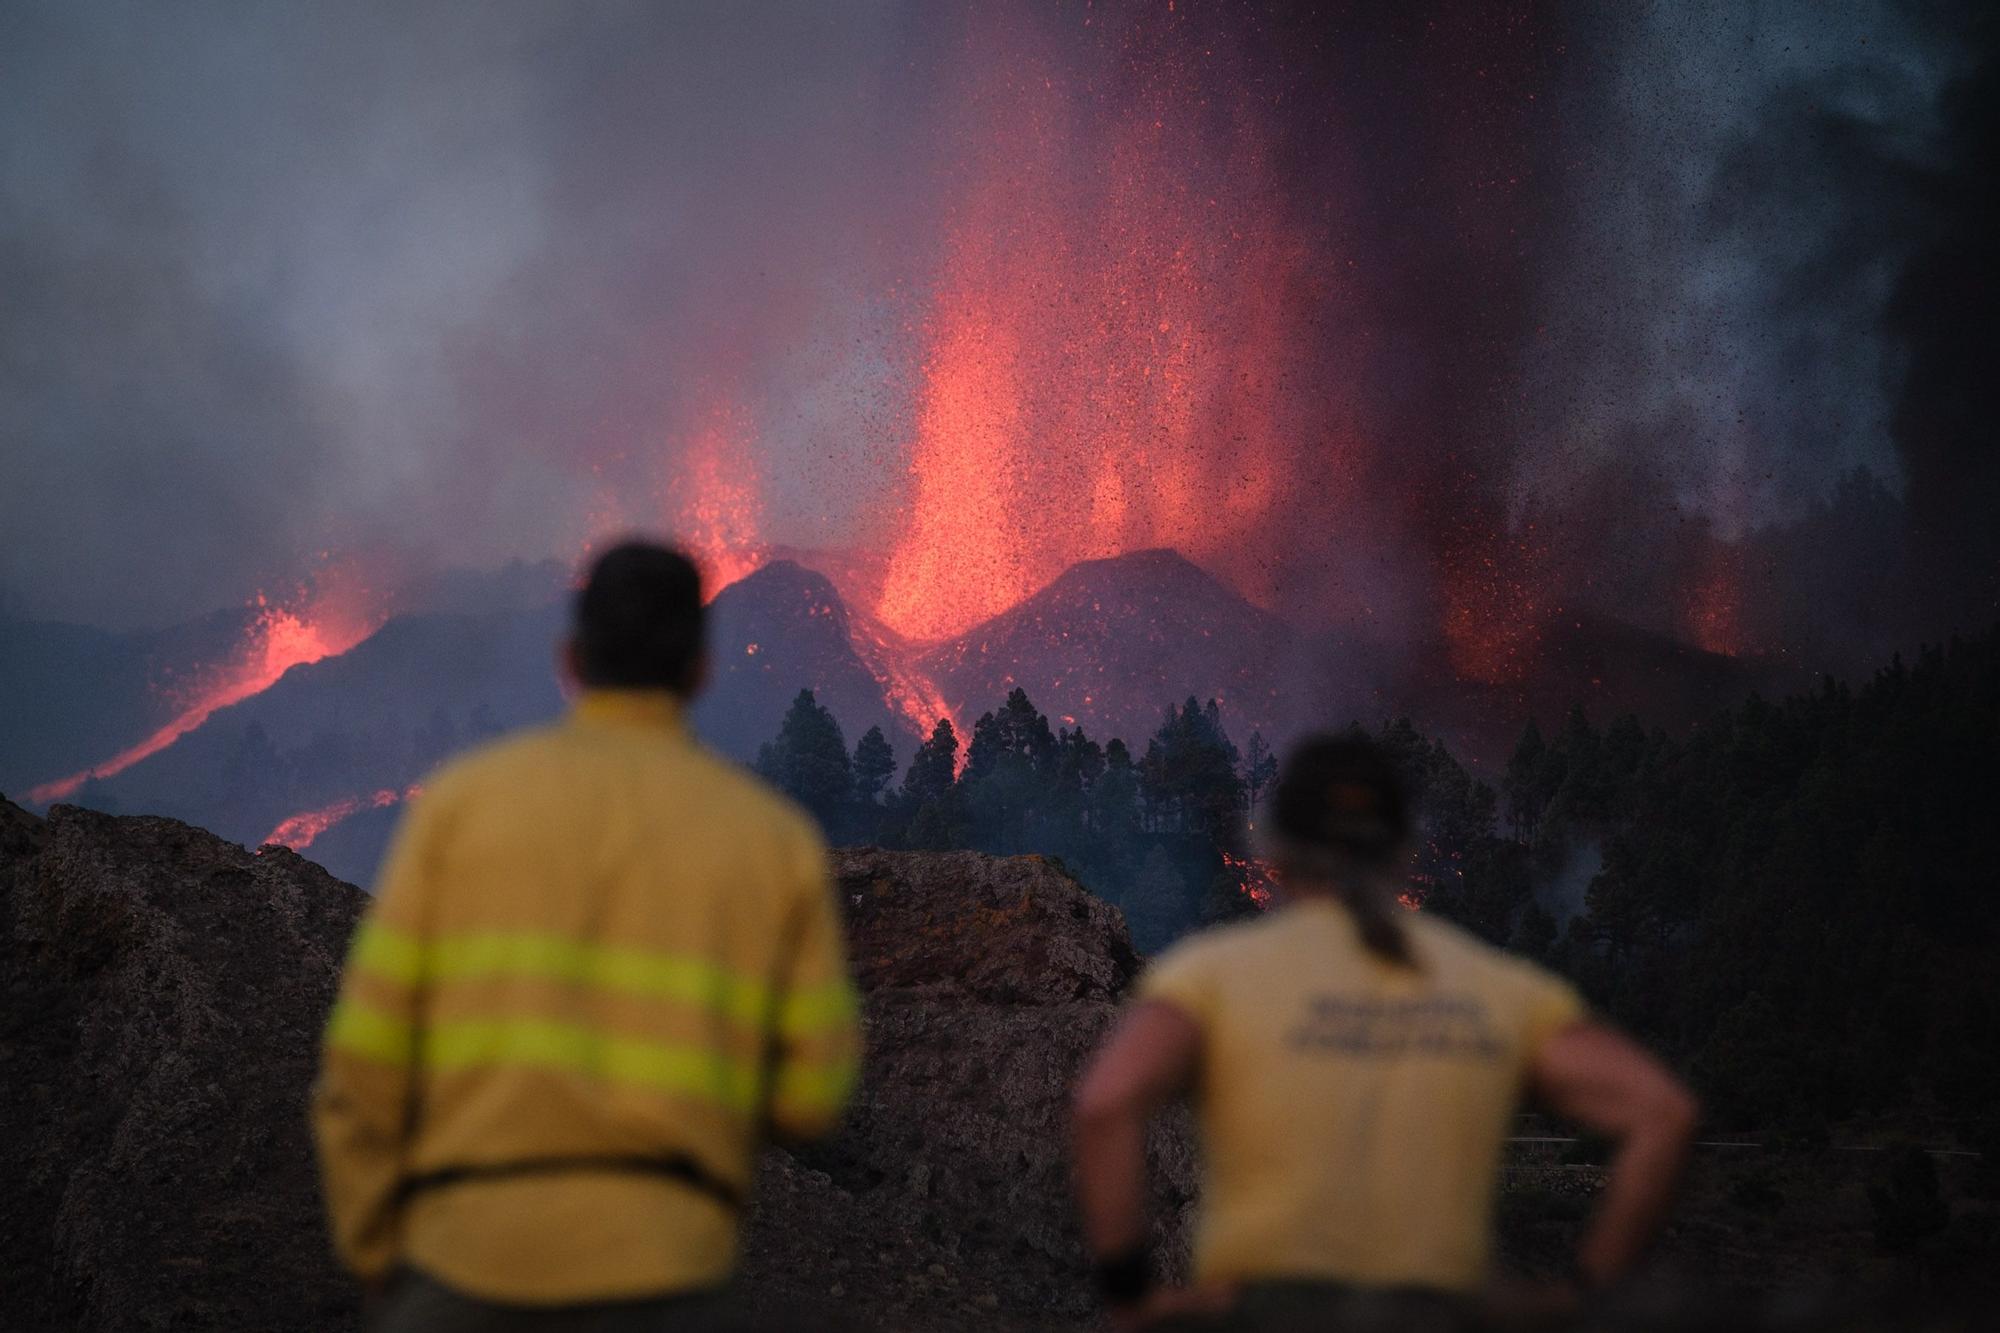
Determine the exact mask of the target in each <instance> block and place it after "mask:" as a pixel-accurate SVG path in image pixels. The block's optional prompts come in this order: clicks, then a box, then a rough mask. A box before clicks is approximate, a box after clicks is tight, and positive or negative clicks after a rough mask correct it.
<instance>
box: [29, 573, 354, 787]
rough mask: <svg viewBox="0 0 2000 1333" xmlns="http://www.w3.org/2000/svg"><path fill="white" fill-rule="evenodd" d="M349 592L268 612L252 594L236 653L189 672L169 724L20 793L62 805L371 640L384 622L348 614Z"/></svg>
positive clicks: (266, 604) (269, 607) (267, 606)
mask: <svg viewBox="0 0 2000 1333" xmlns="http://www.w3.org/2000/svg"><path fill="white" fill-rule="evenodd" d="M349 591H350V590H348V589H345V588H342V589H341V590H340V592H339V593H327V594H323V595H321V596H318V597H316V598H314V599H312V600H311V604H310V605H308V606H307V607H306V609H304V610H292V609H290V608H286V607H278V606H273V605H271V604H270V603H269V602H268V601H267V600H266V599H265V598H264V597H263V596H262V595H261V594H260V595H259V596H258V598H257V601H256V606H257V614H256V615H255V616H254V617H253V618H252V620H251V622H250V626H249V629H248V630H247V631H246V633H245V635H244V639H243V642H242V643H241V644H240V645H239V646H238V648H237V651H236V652H235V653H234V654H233V655H232V656H231V657H230V659H229V660H228V661H226V662H224V663H223V664H221V665H219V666H214V667H208V668H204V669H202V670H198V671H196V672H195V673H193V676H192V683H191V684H188V685H184V686H181V687H179V688H178V689H177V690H176V693H177V694H179V695H180V701H179V702H180V705H181V707H180V711H179V712H178V713H176V714H175V715H174V717H173V718H172V720H170V721H169V722H167V724H166V725H165V726H162V727H160V728H159V729H158V730H157V731H155V732H153V733H152V734H151V735H150V736H147V737H146V738H145V739H144V740H142V741H140V742H139V743H138V744H136V745H133V746H131V747H129V748H127V749H124V750H121V751H119V752H118V753H117V754H115V755H113V756H111V758H109V759H106V760H104V761H103V762H102V763H97V764H93V765H91V766H90V767H89V768H86V769H84V770H83V771H82V772H80V773H72V774H70V775H69V776H68V777H65V778H59V779H57V780H55V781H53V782H46V783H43V784H42V785H41V786H39V787H36V788H34V789H33V790H31V791H30V792H29V793H28V799H29V800H31V801H34V802H37V803H39V804H47V803H49V802H52V801H61V800H67V799H68V798H69V797H71V796H74V795H75V794H76V792H77V790H78V789H79V788H80V787H82V786H83V784H84V783H86V782H88V781H90V780H91V779H92V778H108V777H110V776H112V775H113V774H114V773H121V772H123V771H124V770H126V769H128V768H130V767H131V766H132V765H134V764H136V763H138V762H139V761H140V760H142V759H145V758H147V757H148V756H150V755H155V754H158V753H159V752H160V751H161V750H164V749H166V748H167V747H168V746H169V745H172V744H173V743H174V742H175V741H177V740H179V739H180V738H181V737H183V736H185V735H187V734H188V733H189V732H190V731H193V730H194V729H195V728H196V727H198V726H200V725H201V724H202V723H204V722H206V721H207V720H208V719H209V716H210V715H211V714H213V713H214V712H216V711H217V710H218V709H222V708H227V707H229V706H230V705H231V704H236V703H241V702H242V701H243V700H245V699H248V698H249V697H250V696H251V695H253V694H261V693H263V692H264V691H265V690H267V689H269V688H270V687H271V686H272V685H274V684H276V683H277V680H278V678H279V677H280V676H282V675H284V674H285V673H286V672H287V671H289V670H291V669H292V668H293V667H295V666H303V665H305V664H307V663H310V662H317V661H319V660H321V659H322V658H327V657H335V656H338V655H339V654H341V653H344V652H346V651H347V650H348V649H350V648H352V647H354V645H356V644H357V643H360V642H361V641H362V640H363V639H365V638H367V637H368V636H369V635H370V634H373V633H374V632H375V630H376V629H378V628H379V627H380V626H381V624H382V621H383V619H384V618H385V617H384V616H383V614H382V613H381V612H379V611H374V612H361V611H357V610H355V609H353V607H352V606H351V605H350V603H351V602H352V600H353V599H352V597H351V596H348V595H345V594H347V593H348V592H349Z"/></svg>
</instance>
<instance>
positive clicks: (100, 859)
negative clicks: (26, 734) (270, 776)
mask: <svg viewBox="0 0 2000 1333" xmlns="http://www.w3.org/2000/svg"><path fill="white" fill-rule="evenodd" d="M0 829H4V832H0V939H4V946H0V947H4V950H5V952H4V955H0V1143H4V1145H5V1148H4V1161H5V1167H4V1178H3V1179H0V1196H4V1197H5V1198H6V1199H7V1201H8V1202H7V1206H6V1207H5V1208H4V1209H0V1219H4V1220H0V1270H4V1272H5V1274H6V1281H5V1282H4V1284H0V1325H4V1326H5V1327H8V1328H24V1329H31V1328H32V1329H41V1328H49V1329H54V1328H104V1329H112V1328H116V1329H153V1328H191V1327H200V1328H260V1329H323V1328H343V1327H348V1326H351V1325H352V1324H353V1323H354V1322H355V1319H356V1312H357V1303H356V1293H355V1292H354V1290H353V1288H352V1286H351V1285H350V1284H349V1283H348V1282H346V1281H345V1280H344V1279H343V1278H341V1277H340V1275H339V1274H338V1273H337V1272H336V1270H335V1268H334V1265H333V1262H332V1259H331V1257H330V1255H329V1254H328V1252H327V1247H326V1241H325V1238H324V1235H323V1233H322V1231H321V1229H320V1222H319V1203H318V1195H317V1193H316V1185H315V1182H314V1174H313V1163H312V1154H311V1145H310V1142H309V1140H308V1135H307V1129H306V1120H305V1097H306V1091H307V1088H308V1087H309V1086H310V1083H311V1080H312V1075H313V1066H314V1055H315V1052H314V1047H315V1044H316V1043H315V1037H316V1035H317V1032H318V1028H319V1025H320V1022H321V1020H322V1018H323V1016H324V1014H325V1012H326V1008H327V1006H328V1004H330V1003H331V1000H332V995H333V986H334V979H335V976H336V972H337V969H338V966H339V959H340V957H341V953H342V951H343V950H344V949H345V946H346V941H347V937H348V934H349V933H350V932H351V930H352V929H353V924H354V922H355V920H356V919H357V917H358V916H359V914H360V911H361V907H362V904H363V902H364V896H363V895H362V893H361V892H360V891H359V890H357V889H355V888H353V887H351V886H350V885H347V884H343V883H341V882H340V881H338V880H336V879H334V878H333V877H332V876H330V875H328V874H327V873H326V872H325V871H323V870H321V869H320V868H319V867H318V866H315V865H313V864H311V863H310V862H308V861H304V860H301V859H300V858H299V857H296V856H294V855H292V854H291V853H289V852H284V851H273V852H269V853H266V854H264V855H261V856H259V855H255V854H253V853H250V852H247V851H245V850H244V849H243V848H241V847H238V846H236V845H235V844H233V843H228V842H224V841H223V840H222V839H220V838H217V837H215V836H213V835H212V834H209V833H205V832H203V831H202V830H200V829H196V828H190V827H189V826H187V825H185V824H180V823H176V822H174V821H173V820H168V819H150V818H134V819H118V818H113V817H111V816H108V815H101V814H95V813H92V812H89V811H85V810H79V809H75V808H72V807H67V806H58V807H57V808H56V809H55V810H54V811H53V812H52V813H51V815H50V818H49V819H48V820H47V821H46V823H44V822H42V821H36V820H33V819H32V818H30V817H29V816H27V815H26V814H24V813H23V812H21V811H19V810H17V809H15V808H14V807H12V806H4V808H0Z"/></svg>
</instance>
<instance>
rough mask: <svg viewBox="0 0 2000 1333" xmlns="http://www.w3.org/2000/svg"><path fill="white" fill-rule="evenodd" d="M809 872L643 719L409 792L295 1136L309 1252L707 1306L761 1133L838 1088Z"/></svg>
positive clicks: (833, 951)
mask: <svg viewBox="0 0 2000 1333" xmlns="http://www.w3.org/2000/svg"><path fill="white" fill-rule="evenodd" d="M832 892H833V891H832V889H831V886H830V884H829V880H828V874H827V867H826V854H825V848H824V846H823V844H822V843H821V841H820V838H819V835H818V832H817V831H816V829H815V828H814V826H813V825H812V823H811V822H810V821H809V820H808V819H807V818H806V816H805V815H803V814H802V813H800V812H799V811H798V810H796V809H795V808H794V807H792V806H791V805H790V804H789V803H788V802H786V801H784V800H783V799H782V798H780V797H778V796H777V795H775V794H773V793H771V792H770V791H768V790H766V789H765V788H764V787H763V786H762V785H761V784H759V783H758V782H756V781H755V780H754V779H753V778H751V777H750V776H749V775H748V774H746V773H744V772H742V771H741V770H739V769H737V768H735V767H733V766H732V765H730V764H728V763H725V762H723V761H722V760H720V759H717V758H715V757H714V756H712V755H710V754H709V753H708V752H707V751H705V750H703V749H702V748H701V747H700V746H699V745H697V744H696V743H695V742H694V740H693V739H692V738H691V737H689V736H688V735H687V733H686V732H685V730H684V729H683V726H682V723H681V720H680V716H679V705H678V704H677V702H676V701H674V700H673V699H672V698H671V697H669V696H667V695H665V694H662V693H653V692H638V691H633V692H625V691H601V692H592V693H589V694H586V695H585V696H584V697H583V698H582V699H581V700H579V702H578V703H577V705H576V707H575V708H574V710H573V712H572V714H571V715H570V717H569V718H568V719H567V720H565V721H564V722H562V723H560V724H558V725H555V726H552V727H549V728H546V729H542V730H538V731H532V732H528V733H524V734H522V735H519V736H516V737H514V738H511V739H506V740H502V741H500V742H497V743H495V744H494V745H492V746H490V747H488V748H486V749H484V750H481V751H478V752H476V753H474V754H472V755H470V756H468V757H466V758H464V759H461V760H459V761H457V762H455V763H453V764H451V765H448V766H447V767H446V768H445V769H444V770H443V771H442V772H441V773H440V774H438V775H437V776H436V777H434V778H433V779H432V780H431V781H429V782H428V783H427V784H426V786H425V790H424V792H423V794H422V795H421V796H419V797H418V798H417V799H416V802H415V803H414V805H413V806H412V807H411V809H410V811H409V813H408V815H407V817H406V818H405V820H404V822H403V825H402V827H401V829H400V830H399V831H398V834H397V837H396V841H395V844H394V846H393V847H392V848H391V850H390V853H389V858H388V861H387V863H386V865H385V867H384V870H383V873H382V877H381V881H380V884H379V886H378V890H377V894H376V898H375V902H374V905H373V907H372V908H371V909H370V911H369V913H368V915H367V918H366V919H365V921H364V922H363V923H362V926H361V928H360V930H359V931H358V932H357V934H356V935H355V938H354V942H353V945H352V948H351V952H350V954H349V956H348V961H347V970H346V973H345V976H344V978H343V981H342V985H341V991H340V998H339V1001H338V1003H337V1004H336V1005H335V1007H334V1011H333V1016H332V1019H331V1021H330V1023H329V1025H328V1028H327V1033H326V1047H325V1059H324V1065H323V1068H322V1071H321V1077H320V1081H319V1084H318V1086H317V1088H316V1089H315V1092H314V1099H313V1119H314V1128H315V1132H316V1134H317V1138H318V1143H319V1150H320V1158H321V1167H322V1174H323V1177H324V1181H325V1190H326V1197H327V1203H328V1207H329V1211H330V1214H331V1220H332V1224H333V1232H334V1238H335V1242H336V1244H337V1246H338V1248H339V1250H340V1253H341V1255H342V1257H343V1258H344V1259H345V1260H346V1262H347V1263H348V1265H349V1266H350V1267H351V1268H352V1269H354V1271H355V1272H357V1273H358V1274H360V1275H362V1276H363V1277H373V1276H377V1275H380V1274H382V1273H384V1272H386V1271H387V1270H388V1269H390V1268H391V1267H393V1266H395V1265H397V1264H408V1265H410V1266H412V1267H415V1268H418V1269H421V1270H423V1271H424V1272H427V1273H430V1274H432V1275H433V1276H435V1277H436V1278H438V1279H440V1280H441V1281H444V1282H445V1283H447V1284H449V1285H452V1286H455V1287H457V1288H459V1289H460V1290H463V1291H465V1292H466V1293H468V1294H470V1295H474V1296H477V1297H482V1298H485V1299H489V1300H495V1301H504V1302H514V1303H522V1304H560V1303H569V1302H576V1301H594V1300H610V1299H621V1298H629V1297H637V1296H646V1295H656V1294H663V1293H669V1292H675V1291H685V1290H692V1289H696V1288H701V1287H707V1286H712V1285H715V1284H717V1283H720V1282H721V1281H723V1280H724V1279H725V1278H726V1277H727V1276H728V1274H729V1272H730V1270H731V1268H732V1266H733V1265H734V1262H735V1257H736V1247H737V1233H738V1229H739V1223H740V1221H741V1209H742V1203H743V1199H744V1196H745V1194H746V1193H747V1191H748V1189H749V1186H750V1182H751V1176H752V1170H753V1166H754V1162H755V1157H756V1153H757V1149H758V1147H759V1144H760V1141H761V1140H762V1138H763V1137H764V1136H765V1135H766V1134H767V1133H774V1134H776V1135H779V1136H782V1137H789V1138H810V1137H815V1136H818V1135H820V1134H823V1133H824V1132H826V1131H827V1130H828V1129H829V1128H831V1126H832V1125H833V1123H834V1121H835V1119H836V1118H837V1116H838V1114H839V1112H840V1110H841V1108H842V1106H843V1104H844V1103H845V1101H846V1099H847V1097H848V1094H849V1092H850V1090H851V1088H852V1086H853V1082H854V1076H855V1069H856V1055H857V1049H858V1046H859V1036H858V1032H859V1029H858V1018H857V1005H856V1000H855V993H854V989H853V985H852V983H851V981H850V979H849V976H848V971H847V965H846V959H845V956H844V953H843V949H842V942H841V930H840V923H839V918H838V916H837V914H836V904H835V903H834V901H833V897H832Z"/></svg>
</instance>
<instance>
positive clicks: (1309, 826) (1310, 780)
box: [1271, 736, 1416, 966]
mask: <svg viewBox="0 0 2000 1333" xmlns="http://www.w3.org/2000/svg"><path fill="white" fill-rule="evenodd" d="M1271 826H1272V829H1273V831H1274V833H1275V835H1276V839H1275V841H1276V843H1277V846H1276V847H1275V849H1274V850H1275V851H1276V854H1277V858H1278V861H1279V863H1280V873H1281V874H1290V875H1303V876H1307V877H1311V878H1315V879H1324V880H1327V881H1329V882H1330V883H1331V884H1333V886H1334V887H1335V889H1336V890H1337V891H1338V892H1339V894H1340V897H1341V901H1342V902H1344V903H1345V904H1346V905H1347V908H1348V910H1349V911H1350V912H1352V913H1353V914H1354V919H1355V924H1356V925H1357V926H1358V927H1359V929H1360V931H1361V942H1362V943H1363V944H1364V945H1366V946H1367V949H1368V951H1369V952H1370V953H1372V954H1374V955H1375V956H1376V957H1378V958H1381V959H1383V960H1385V961H1387V962H1392V963H1400V964H1403V965H1405V966H1414V965H1415V962H1416V960H1415V959H1414V958H1413V957H1412V956H1411V954H1410V941H1409V935H1408V932H1406V931H1405V930H1404V929H1403V923H1402V922H1401V921H1400V920H1398V919H1397V916H1396V913H1397V911H1398V909H1397V907H1396V905H1395V901H1394V899H1393V897H1392V895H1391V894H1390V893H1389V891H1388V887H1387V885H1388V883H1389V879H1388V875H1387V874H1386V872H1388V871H1389V870H1391V869H1392V868H1393V866H1394V865H1395V863H1396V859H1397V857H1398V856H1399V855H1400V854H1401V852H1402V850H1403V846H1404V844H1405V843H1406V842H1407V841H1408V839H1409V836H1410V797H1409V791H1408V789H1407V788H1406V787H1405V785H1404V783H1403V775H1402V774H1401V773H1399V772H1398V771H1397V769H1396V765H1395V763H1394V762H1393V761H1392V760H1391V759H1390V758H1389V756H1388V755H1387V754H1386V753H1385V752H1384V751H1383V749H1382V747H1381V746H1379V745H1377V744H1375V743H1374V742H1373V741H1370V740H1368V739H1367V738H1366V737H1363V736H1313V737H1309V738H1308V739H1306V740H1305V741H1303V742H1301V743H1300V744H1299V746H1298V748H1296V749H1294V750H1293V751H1292V753H1291V755H1290V757H1289V758H1287V759H1286V760H1285V767H1284V770H1283V771H1282V772H1280V773H1279V774H1278V785H1277V787H1276V788H1275V789H1274V790H1273V792H1272V794H1271Z"/></svg>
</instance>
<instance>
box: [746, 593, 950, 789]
mask: <svg viewBox="0 0 2000 1333" xmlns="http://www.w3.org/2000/svg"><path fill="white" fill-rule="evenodd" d="M847 632H848V638H849V640H850V641H851V642H852V643H853V645H854V652H855V655H856V656H857V657H859V658H860V659H861V664H862V665H863V666H865V667H867V668H868V674H869V675H871V676H873V677H875V681H876V683H877V684H879V685H880V686H881V687H882V694H883V697H885V698H886V699H887V700H888V701H889V705H890V707H892V708H894V709H895V710H896V711H897V712H899V713H901V714H902V715H903V717H904V718H905V719H907V720H908V721H909V724H910V726H911V728H912V729H913V730H914V731H915V732H916V734H917V735H918V736H920V737H923V738H925V739H928V738H929V737H930V734H931V730H932V729H933V728H934V727H936V725H937V724H938V722H939V720H940V719H942V720H943V721H947V722H949V723H951V729H952V731H953V732H954V733H955V734H957V735H959V736H964V735H965V734H966V732H965V729H964V728H963V727H962V726H961V725H960V724H959V720H958V716H957V714H955V713H953V712H952V710H951V707H950V706H949V705H948V704H946V703H945V701H944V691H942V690H940V689H939V688H938V686H937V682H936V681H934V680H932V679H931V678H930V676H929V675H928V674H926V673H925V672H924V670H923V668H922V667H920V666H919V665H918V664H917V652H916V650H915V648H914V647H913V646H912V645H911V644H909V643H908V642H906V641H905V640H904V639H903V638H902V636H900V635H898V634H897V633H896V632H895V631H894V630H892V629H890V628H889V627H888V626H887V625H884V624H883V623H882V622H880V621H879V620H876V619H875V618H874V617H872V616H868V615H864V614H862V613H861V612H858V611H851V612H849V613H848V618H847ZM751 648H752V649H753V650H754V649H755V648H756V645H755V644H752V645H751ZM964 762H965V750H964V748H963V747H961V748H960V750H959V763H960V764H961V765H963V764H964Z"/></svg>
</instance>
